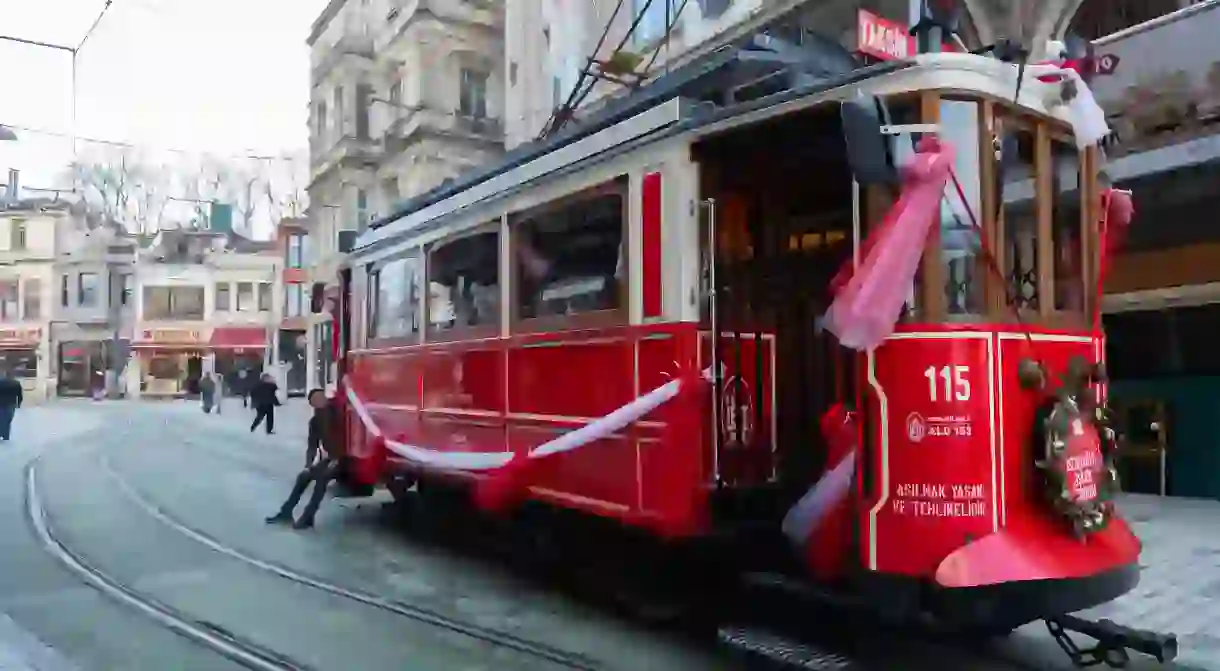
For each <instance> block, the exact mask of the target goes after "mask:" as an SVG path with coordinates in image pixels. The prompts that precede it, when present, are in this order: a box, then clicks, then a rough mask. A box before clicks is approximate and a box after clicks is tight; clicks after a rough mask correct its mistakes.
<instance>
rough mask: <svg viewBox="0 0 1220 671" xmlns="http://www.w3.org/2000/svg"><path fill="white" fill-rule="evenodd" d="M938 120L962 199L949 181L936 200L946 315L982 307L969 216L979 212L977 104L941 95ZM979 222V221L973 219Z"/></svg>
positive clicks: (978, 310)
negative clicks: (949, 146)
mask: <svg viewBox="0 0 1220 671" xmlns="http://www.w3.org/2000/svg"><path fill="white" fill-rule="evenodd" d="M940 124H941V127H942V129H943V132H944V134H945V135H946V137H947V139H948V140H949V142H950V143H951V144H952V145H953V147H954V149H955V150H956V155H955V156H954V161H953V170H954V172H955V173H956V174H957V179H958V182H959V183H960V184H961V186H962V193H963V194H964V195H965V197H966V198H965V199H966V202H965V203H963V202H962V198H960V197H959V196H958V192H957V188H956V187H955V186H954V185H953V183H952V181H950V183H949V184H947V185H946V186H945V197H944V199H942V201H941V214H940V239H941V259H942V260H943V262H944V264H945V305H946V307H947V309H948V312H949V314H951V315H961V314H978V313H981V312H982V311H983V282H982V278H983V276H982V275H981V274H980V273H979V259H978V256H977V254H978V249H979V229H978V225H976V223H975V221H974V220H973V219H972V218H971V213H973V214H974V217H978V216H979V213H980V211H981V203H982V198H981V196H980V194H981V192H982V177H981V171H980V160H981V154H980V152H979V130H978V129H979V105H978V103H977V102H973V101H966V100H943V101H942V102H941V104H940ZM979 223H981V222H979Z"/></svg>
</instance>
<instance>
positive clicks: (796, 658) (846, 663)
mask: <svg viewBox="0 0 1220 671" xmlns="http://www.w3.org/2000/svg"><path fill="white" fill-rule="evenodd" d="M717 638H718V639H719V641H720V643H721V645H725V646H728V647H729V648H731V649H733V650H735V651H737V652H739V653H741V654H744V655H747V656H750V657H755V658H762V659H764V660H767V661H769V662H772V663H775V664H777V665H781V666H783V667H793V668H798V669H808V670H809V671H847V670H849V669H853V668H858V665H857V664H856V663H855V662H853V661H852V660H851V659H850V658H848V657H845V656H844V655H841V654H839V653H837V652H832V651H829V650H823V649H821V648H817V647H815V646H813V645H810V644H807V643H802V642H799V641H794V640H792V639H788V638H784V637H782V636H779V635H777V634H774V633H771V632H768V631H764V630H762V629H756V628H751V627H741V626H734V625H729V626H724V627H720V628H719V630H718V631H717Z"/></svg>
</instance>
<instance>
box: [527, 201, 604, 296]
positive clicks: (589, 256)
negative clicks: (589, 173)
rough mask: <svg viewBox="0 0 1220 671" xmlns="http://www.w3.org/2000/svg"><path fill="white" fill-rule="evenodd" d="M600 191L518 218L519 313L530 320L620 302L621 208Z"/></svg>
mask: <svg viewBox="0 0 1220 671" xmlns="http://www.w3.org/2000/svg"><path fill="white" fill-rule="evenodd" d="M625 206H626V204H625V202H624V198H623V194H622V193H620V192H613V193H602V194H599V195H597V196H595V197H592V198H587V199H582V200H580V201H578V202H574V203H572V204H570V205H566V206H564V207H562V208H558V209H555V210H551V211H548V212H545V213H542V214H538V215H536V216H533V217H531V218H530V219H528V220H526V221H523V222H521V224H519V225H518V226H517V227H516V228H515V230H514V236H515V241H516V253H517V282H518V284H517V286H518V289H517V301H518V310H519V312H518V316H519V317H520V318H521V319H534V318H538V317H548V316H555V315H573V314H580V313H585V312H594V311H601V310H614V309H617V308H618V307H619V306H620V296H619V281H620V280H621V279H623V278H624V277H626V272H625V262H624V259H623V244H622V243H623V221H624V219H625V217H624V214H623V210H624V207H625Z"/></svg>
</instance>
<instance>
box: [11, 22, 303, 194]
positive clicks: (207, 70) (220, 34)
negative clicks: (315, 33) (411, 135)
mask: <svg viewBox="0 0 1220 671" xmlns="http://www.w3.org/2000/svg"><path fill="white" fill-rule="evenodd" d="M104 4H105V2H104V0H0V35H6V36H14V37H21V38H25V39H32V40H39V41H43V42H51V43H56V44H63V45H68V46H75V45H76V43H77V42H79V41H80V39H81V36H83V35H84V34H85V32H86V31H87V29H88V28H89V25H90V24H91V23H92V22H93V19H94V18H95V17H96V16H97V13H98V11H100V10H101V8H102V6H103V5H104ZM325 4H326V0H113V4H112V5H111V7H110V9H109V11H108V12H107V13H106V15H105V17H104V18H103V19H102V21H101V23H100V24H99V25H98V27H97V29H96V30H95V31H94V32H93V34H92V35H91V36H90V37H89V40H88V42H87V43H86V44H85V47H84V48H83V49H82V50H81V51H80V54H79V56H78V60H77V114H76V127H77V133H78V135H79V136H81V137H90V138H100V139H106V140H114V141H120V142H129V143H133V144H137V145H149V146H150V147H161V148H164V147H177V148H183V149H188V150H192V151H200V152H204V151H206V152H212V153H216V154H247V153H249V154H257V155H266V154H280V153H288V152H292V151H300V150H303V149H304V148H305V147H307V140H308V138H307V130H306V121H307V104H308V97H309V52H308V48H307V47H306V46H305V38H306V37H307V36H308V33H309V26H310V24H311V23H312V22H313V20H314V19H315V18H316V17H317V15H318V13H319V12H320V11H321V9H322V7H324V6H325ZM71 62H72V61H71V57H70V55H69V54H68V53H65V52H59V51H53V50H49V49H44V48H38V47H31V46H25V45H20V44H13V43H11V42H6V41H3V40H0V78H2V83H0V124H6V125H14V126H25V127H32V128H39V129H45V130H48V131H52V132H58V133H63V134H64V135H67V134H68V133H69V132H70V130H71V119H72V114H71V109H72V105H71V100H72V96H71V91H72V86H71V82H72V76H71V74H72V67H71ZM17 132H18V134H19V135H20V140H19V142H17V143H11V142H3V143H0V169H7V168H10V167H16V168H18V169H20V170H21V171H22V174H23V179H22V182H23V184H24V185H27V186H32V187H40V186H46V185H51V184H52V182H53V181H54V180H55V179H56V177H57V176H58V175H59V174H60V173H61V172H62V171H63V170H64V168H65V167H66V165H67V164H68V163H69V161H70V160H71V142H70V140H68V139H67V138H55V137H51V136H46V135H39V134H36V133H31V132H23V131H21V130H18V131H17ZM82 144H83V143H82ZM0 181H3V180H2V179H0Z"/></svg>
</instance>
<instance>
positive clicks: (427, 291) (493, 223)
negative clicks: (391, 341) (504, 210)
mask: <svg viewBox="0 0 1220 671" xmlns="http://www.w3.org/2000/svg"><path fill="white" fill-rule="evenodd" d="M487 233H495V234H496V272H497V273H498V276H497V280H498V282H499V284H501V285H503V283H504V282H505V281H507V280H506V279H505V277H504V264H503V263H501V261H500V251H499V250H500V247H501V245H502V244H503V242H502V241H501V240H500V236H502V235H504V231H503V230H501V227H500V217H496V218H495V219H492V220H490V221H487V222H484V223H482V224H479V225H477V226H475V227H473V228H467V229H464V230H462V231H460V232H457V233H453V234H452V235H448V236H445V237H444V238H441V239H440V240H436V241H434V242H430V243H428V244H427V245H425V246H424V247H423V264H424V267H423V273H424V283H423V290H422V291H421V292H420V295H421V300H422V301H423V303H424V308H423V311H422V312H421V313H420V314H421V315H422V319H423V321H422V326H423V328H422V329H421V331H422V332H423V342H425V343H430V344H433V343H451V342H457V341H461V340H486V339H489V338H496V337H499V336H500V325H501V322H502V321H503V314H504V305H503V301H502V300H501V301H500V302H501V305H500V309H499V311H498V313H497V315H496V318H495V319H494V320H493V323H491V324H479V325H477V326H454V327H453V328H446V329H436V328H433V326H432V321H431V319H430V316H431V315H430V314H429V313H430V311H431V305H430V304H431V303H432V300H431V288H432V253H433V252H434V251H436V250H437V249H439V248H441V247H444V246H445V245H448V244H451V243H453V242H456V241H458V240H462V239H465V238H472V237H475V236H477V235H486V234H487ZM498 293H499V294H500V297H503V295H504V292H503V291H499V292H498Z"/></svg>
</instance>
